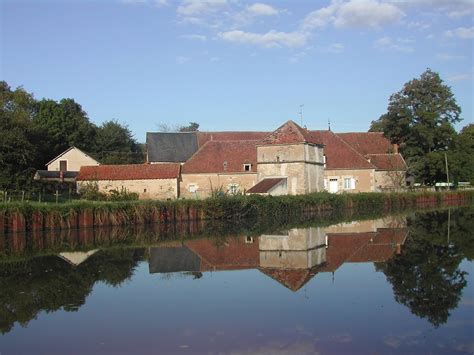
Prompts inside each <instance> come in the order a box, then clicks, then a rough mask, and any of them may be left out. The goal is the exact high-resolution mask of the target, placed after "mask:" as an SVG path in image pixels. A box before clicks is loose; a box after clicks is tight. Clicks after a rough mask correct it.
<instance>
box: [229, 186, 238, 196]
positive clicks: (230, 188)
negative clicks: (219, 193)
mask: <svg viewBox="0 0 474 355" xmlns="http://www.w3.org/2000/svg"><path fill="white" fill-rule="evenodd" d="M237 192H239V185H237V184H231V185H229V193H231V194H236V193H237Z"/></svg>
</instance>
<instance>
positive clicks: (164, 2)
mask: <svg viewBox="0 0 474 355" xmlns="http://www.w3.org/2000/svg"><path fill="white" fill-rule="evenodd" d="M153 3H154V4H155V6H157V7H163V6H168V5H169V3H168V0H154V1H153Z"/></svg>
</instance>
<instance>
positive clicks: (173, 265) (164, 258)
mask: <svg viewBox="0 0 474 355" xmlns="http://www.w3.org/2000/svg"><path fill="white" fill-rule="evenodd" d="M200 270H201V259H200V258H199V256H197V255H196V254H195V253H193V252H192V251H191V250H190V249H189V248H187V247H181V248H176V247H170V248H157V247H155V248H150V259H149V271H150V274H155V273H168V272H180V271H200Z"/></svg>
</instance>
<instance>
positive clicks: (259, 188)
mask: <svg viewBox="0 0 474 355" xmlns="http://www.w3.org/2000/svg"><path fill="white" fill-rule="evenodd" d="M285 181H286V178H268V179H263V180H262V181H260V182H258V183H257V184H256V185H255V186H252V187H251V188H250V189H249V190H248V191H247V192H248V193H250V194H265V193H268V192H269V191H270V190H271V189H273V188H274V187H276V186H278V185H279V184H281V183H283V182H285Z"/></svg>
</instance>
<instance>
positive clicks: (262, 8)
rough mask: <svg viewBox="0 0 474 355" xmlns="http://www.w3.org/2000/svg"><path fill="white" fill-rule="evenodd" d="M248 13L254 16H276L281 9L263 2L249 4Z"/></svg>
mask: <svg viewBox="0 0 474 355" xmlns="http://www.w3.org/2000/svg"><path fill="white" fill-rule="evenodd" d="M247 11H248V13H250V14H252V15H254V16H274V15H278V13H279V11H278V10H277V9H275V8H274V7H273V6H270V5H267V4H262V3H259V2H257V3H255V4H253V5H250V6H247Z"/></svg>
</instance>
